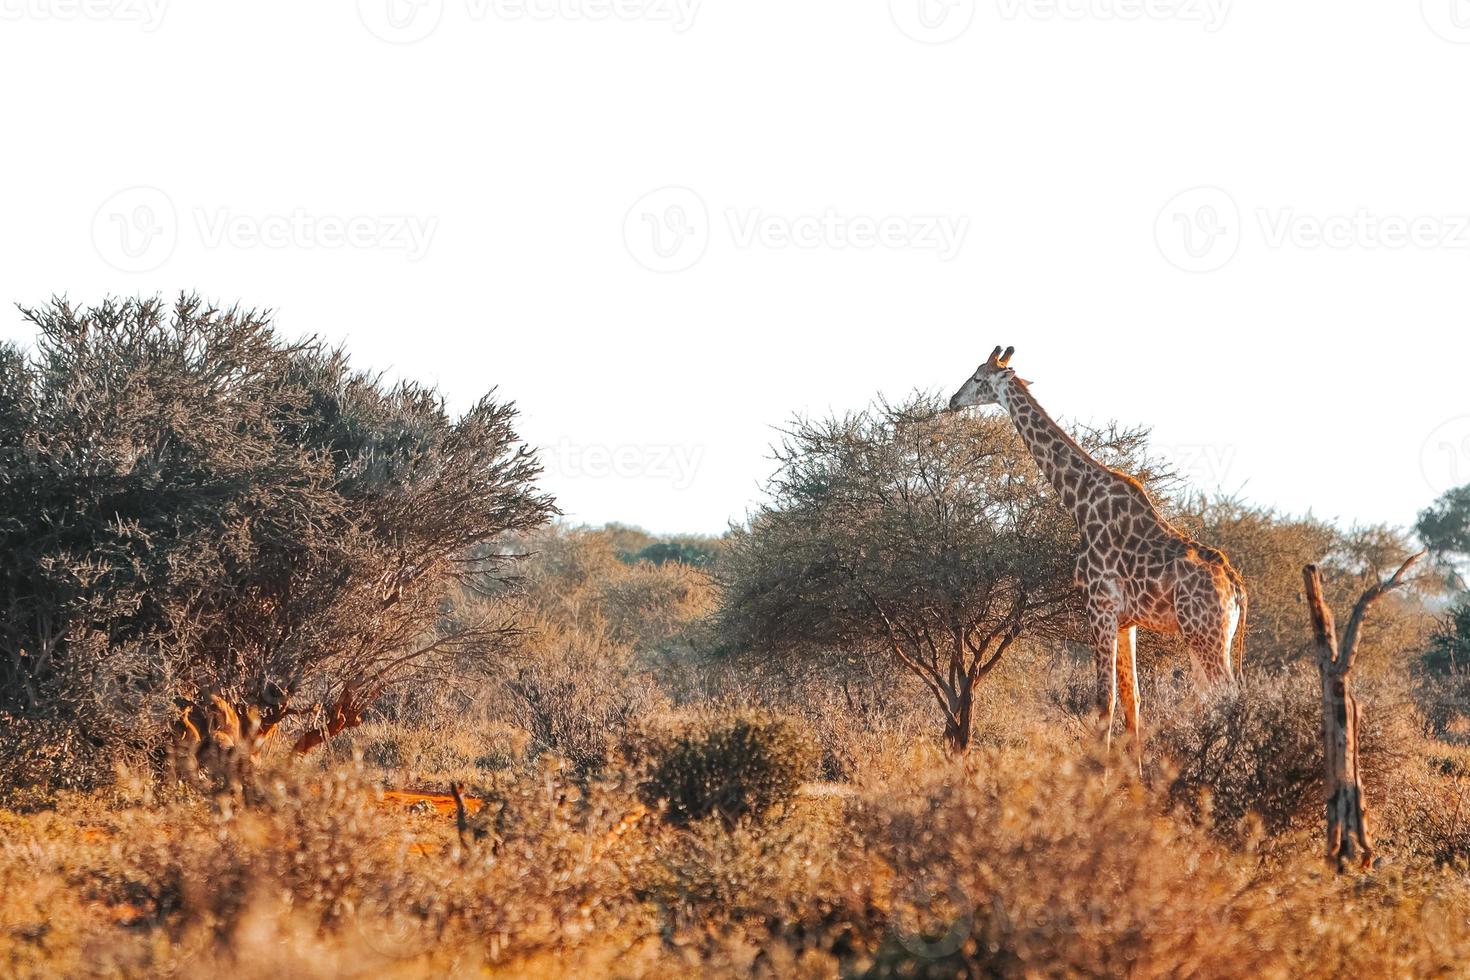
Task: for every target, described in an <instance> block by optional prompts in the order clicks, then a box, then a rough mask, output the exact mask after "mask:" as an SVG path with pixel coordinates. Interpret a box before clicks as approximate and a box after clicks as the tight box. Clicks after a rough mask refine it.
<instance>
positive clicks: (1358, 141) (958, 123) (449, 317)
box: [0, 0, 1470, 533]
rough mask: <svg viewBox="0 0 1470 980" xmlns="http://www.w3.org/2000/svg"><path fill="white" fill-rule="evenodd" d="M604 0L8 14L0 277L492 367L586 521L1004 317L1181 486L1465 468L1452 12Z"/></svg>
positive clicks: (1050, 377)
mask: <svg viewBox="0 0 1470 980" xmlns="http://www.w3.org/2000/svg"><path fill="white" fill-rule="evenodd" d="M589 2H591V3H592V6H586V5H585V4H575V3H572V2H570V0H563V2H558V3H552V2H550V0H547V2H541V0H527V3H523V4H522V3H515V2H512V0H502V2H500V3H493V2H474V0H461V2H459V3H456V2H453V0H419V2H417V3H409V2H406V0H404V2H400V0H381V2H375V0H362V2H359V3H357V4H342V5H337V6H336V7H335V8H328V7H326V6H323V7H321V8H302V7H300V6H297V5H290V4H287V3H284V2H263V3H258V4H253V5H251V6H249V7H248V8H243V7H242V8H234V7H230V8H225V7H213V8H205V7H199V6H191V7H184V6H181V5H173V4H166V3H162V2H160V0H154V2H146V0H105V2H101V3H99V4H98V5H97V6H95V7H88V8H86V11H91V12H85V11H82V12H79V10H80V8H77V7H75V6H69V5H68V4H67V3H65V2H64V0H53V2H49V3H42V2H40V0H16V2H14V3H0V20H3V21H4V23H3V24H0V79H3V80H4V82H5V83H6V85H7V88H8V90H9V91H11V92H25V91H31V92H36V91H39V90H44V91H45V92H46V94H47V98H46V99H44V100H43V99H39V98H34V97H32V98H13V99H11V100H9V101H8V102H7V105H6V106H5V108H4V109H3V110H0V112H3V115H4V121H5V123H6V131H7V132H8V133H10V134H11V139H12V143H11V146H12V149H11V151H10V152H9V153H8V154H7V158H8V159H7V164H8V166H7V171H8V175H9V179H8V180H7V181H6V182H5V184H4V185H3V189H0V201H3V210H0V214H3V215H4V217H5V221H6V230H7V234H6V235H5V236H4V244H3V252H0V299H3V300H5V301H6V302H18V303H22V304H26V305H40V304H42V303H44V302H45V301H46V300H47V298H48V297H49V296H50V295H52V294H53V293H56V294H66V295H67V296H68V297H69V298H70V299H71V300H72V301H73V302H76V303H79V304H90V303H93V302H96V301H98V300H100V299H102V298H103V297H104V296H107V295H116V296H123V295H140V294H141V295H153V294H162V295H163V296H164V297H165V298H169V297H172V296H173V295H174V294H176V293H177V292H179V291H180V290H186V291H197V292H199V293H200V294H201V295H203V296H205V297H207V298H209V299H213V300H217V301H219V302H221V303H225V304H230V303H234V302H236V301H238V302H240V303H241V304H242V305H245V306H255V307H269V308H272V309H274V310H275V311H276V314H275V318H274V320H275V323H276V325H277V327H278V328H279V329H280V330H281V331H282V332H283V333H285V334H286V335H288V336H297V335H302V334H307V333H319V334H321V335H322V336H323V337H324V338H326V339H327V340H328V341H330V342H341V343H344V344H345V345H346V346H347V348H348V350H349V351H350V353H351V355H352V358H353V361H354V363H355V364H356V365H357V366H358V367H360V368H366V369H386V370H387V371H388V372H389V374H390V376H401V377H407V378H413V379H416V380H420V381H424V382H428V383H433V384H437V385H439V386H440V387H441V388H442V389H443V390H444V391H445V393H446V395H447V396H448V397H449V398H450V400H451V404H452V405H453V406H454V407H455V408H463V407H465V406H466V405H467V404H468V403H469V402H470V401H471V400H472V399H473V398H475V397H477V396H478V395H479V394H480V393H482V392H483V391H484V390H486V389H488V388H489V387H491V386H498V388H499V391H500V393H501V394H502V396H503V397H506V398H509V399H513V400H514V401H516V402H517V404H518V405H519V407H520V409H521V412H522V416H521V420H520V424H519V431H520V433H521V435H522V436H523V437H524V438H525V439H526V440H527V441H528V442H530V443H531V444H533V445H536V446H538V447H541V448H542V449H543V450H544V451H545V452H546V454H547V455H546V459H547V463H548V472H547V475H546V478H545V480H544V485H545V487H546V488H547V489H548V490H549V491H551V492H552V493H554V494H555V495H556V496H557V498H558V501H559V503H560V505H561V507H562V508H563V510H564V511H565V512H566V518H567V519H568V520H571V521H574V522H579V523H581V522H585V523H592V524H601V523H606V522H609V521H619V522H624V523H629V524H635V525H640V526H643V527H646V528H648V529H650V530H652V531H655V532H659V533H678V532H698V533H719V532H720V531H723V530H724V528H725V525H726V522H727V521H728V520H732V519H734V520H739V519H740V518H742V517H743V516H744V514H745V513H746V510H747V509H748V508H749V507H750V506H752V505H753V504H754V503H755V502H756V501H757V500H758V499H759V496H760V493H759V486H760V483H761V482H762V481H763V480H764V478H765V477H766V476H767V475H768V474H769V473H770V471H771V468H772V467H771V463H770V461H769V459H768V458H767V456H768V452H767V447H768V446H769V444H770V443H771V442H772V441H773V440H774V439H775V438H777V431H776V430H777V428H778V427H779V426H780V425H781V424H782V423H784V422H785V421H786V420H788V419H789V418H790V417H791V416H792V415H793V414H795V413H798V412H804V413H809V414H825V413H828V412H838V413H840V412H845V411H849V410H855V409H859V408H861V407H864V406H865V405H867V404H868V403H869V402H871V400H872V399H873V397H874V396H875V395H877V394H878V393H880V392H881V393H883V394H886V395H888V396H889V397H902V396H903V395H905V394H906V393H907V392H910V391H912V390H914V389H922V390H934V391H937V392H939V393H940V394H942V395H944V396H946V397H947V396H948V395H949V394H950V393H951V392H952V391H953V390H954V389H955V388H957V387H958V386H959V385H960V383H961V382H962V381H963V380H964V378H965V376H966V374H967V373H968V372H970V371H972V370H973V369H974V368H975V366H976V365H977V364H978V363H979V362H980V361H981V360H982V359H983V358H984V357H985V355H986V354H987V353H988V352H989V351H990V349H991V348H992V347H993V346H995V345H996V344H1013V345H1015V346H1016V348H1017V353H1016V355H1015V360H1014V362H1013V364H1014V366H1015V367H1016V368H1017V370H1018V372H1019V373H1020V374H1021V376H1022V377H1025V378H1028V379H1030V380H1031V381H1033V382H1034V391H1035V394H1036V396H1037V398H1038V399H1039V400H1040V401H1041V403H1042V404H1043V405H1044V406H1045V407H1046V408H1047V409H1048V410H1049V411H1050V412H1051V413H1052V414H1053V415H1054V416H1056V417H1057V418H1059V419H1060V420H1061V421H1062V422H1063V423H1064V424H1067V425H1073V424H1076V423H1078V422H1082V423H1091V424H1097V423H1102V422H1106V421H1107V420H1109V419H1116V420H1117V421H1118V422H1120V423H1122V424H1127V425H1133V424H1139V425H1146V426H1149V427H1151V428H1152V430H1153V442H1154V446H1155V448H1156V450H1157V451H1159V452H1160V453H1161V454H1162V455H1163V456H1165V457H1166V458H1169V459H1171V460H1172V461H1173V463H1174V465H1175V466H1176V467H1177V468H1179V469H1180V470H1181V471H1183V472H1184V473H1185V474H1186V475H1188V476H1191V477H1192V478H1193V482H1194V484H1195V485H1196V486H1197V487H1198V488H1199V489H1203V490H1207V491H1220V492H1225V493H1238V494H1240V495H1241V496H1242V497H1244V498H1245V499H1247V500H1249V501H1251V502H1253V503H1257V504H1262V505H1269V506H1275V507H1277V508H1279V509H1282V510H1285V511H1289V512H1293V513H1304V512H1306V511H1308V510H1310V511H1312V512H1313V513H1315V514H1316V515H1317V516H1319V517H1322V518H1325V519H1330V520H1335V521H1339V522H1341V523H1344V524H1348V523H1377V522H1387V523H1391V524H1397V525H1407V524H1409V523H1411V522H1412V520H1413V518H1414V516H1415V514H1416V513H1417V512H1418V511H1419V510H1420V509H1422V508H1423V507H1424V506H1425V505H1427V504H1428V503H1429V502H1430V501H1431V500H1432V499H1433V498H1434V497H1436V496H1438V495H1439V494H1440V493H1443V492H1444V491H1445V490H1447V489H1449V488H1450V487H1451V486H1453V485H1457V484H1461V483H1465V482H1470V398H1467V397H1466V390H1467V386H1466V381H1465V372H1466V369H1467V365H1470V322H1467V321H1470V314H1467V305H1466V285H1467V284H1470V193H1467V190H1466V184H1465V181H1464V163H1465V160H1466V159H1470V130H1467V129H1466V127H1464V126H1450V125H1447V124H1446V123H1445V120H1446V119H1448V118H1456V109H1457V108H1458V103H1459V101H1460V100H1459V96H1460V94H1461V93H1463V92H1464V91H1466V90H1467V89H1470V84H1467V83H1470V27H1465V28H1463V29H1462V28H1461V27H1459V26H1458V25H1459V23H1460V22H1459V21H1457V20H1454V19H1452V17H1451V14H1452V12H1453V7H1452V5H1451V0H1445V2H1444V3H1442V4H1441V3H1438V2H1437V0H1424V2H1423V3H1422V4H1403V5H1400V7H1401V8H1402V9H1390V8H1388V7H1387V6H1385V7H1383V8H1381V9H1379V8H1373V9H1363V10H1354V11H1352V13H1351V16H1348V15H1345V14H1344V12H1343V11H1342V9H1341V8H1340V7H1330V6H1328V5H1326V4H1316V5H1303V6H1302V7H1300V8H1292V9H1277V8H1274V7H1273V8H1258V7H1253V6H1251V7H1248V6H1245V5H1239V4H1230V3H1227V2H1225V0H1215V2H1206V0H1157V2H1156V3H1152V4H1150V5H1148V6H1147V7H1146V8H1145V5H1143V4H1141V3H1140V4H1138V5H1137V10H1138V11H1139V12H1138V14H1137V16H1125V11H1128V10H1133V9H1134V6H1133V5H1132V4H1131V3H1130V2H1129V0H1112V2H1103V0H1095V2H1088V0H1070V2H1063V3H1061V5H1060V7H1058V6H1056V5H1055V4H1048V3H1045V2H1042V0H1030V2H1022V0H995V2H993V3H989V4H987V3H975V2H973V0H957V2H956V3H954V4H952V5H950V6H948V7H944V6H940V5H938V4H934V5H932V6H931V5H929V4H928V0H891V2H879V0H871V2H869V3H865V4H860V5H851V6H844V5H838V4H836V3H828V4H820V5H803V6H801V7H793V6H792V5H790V4H780V3H776V2H773V0H750V2H746V3H743V4H739V5H734V4H730V3H715V2H713V0H710V2H706V3H698V2H696V0H678V2H676V0H627V2H626V3H622V4H619V5H617V6H615V7H614V6H612V5H608V6H607V7H605V8H604V7H599V6H597V4H596V0H589ZM390 4H391V5H392V6H390ZM598 10H607V11H613V12H612V13H609V14H608V16H606V17H604V18H602V19H596V18H594V17H593V16H592V14H593V13H594V12H595V11H598ZM67 11H71V15H70V16H68V15H67V13H66V12H67ZM527 11H531V12H536V13H538V14H542V13H544V14H547V16H544V17H542V16H531V14H530V13H528V12H527ZM97 12H100V14H99V13H97ZM617 12H623V13H628V14H630V15H631V14H637V16H627V17H625V16H623V15H622V14H621V13H617ZM389 13H392V14H394V15H395V16H396V17H397V19H389V18H388V14H389ZM920 14H924V15H926V16H927V19H924V18H921V17H920ZM103 15H105V16H103ZM1467 23H1470V22H1467ZM926 25H927V26H926ZM930 42H938V43H930ZM245 50H250V51H254V52H255V56H254V57H253V58H249V59H243V58H232V59H231V58H222V57H221V55H220V52H221V51H235V52H238V51H245ZM1370 54H1371V57H1370ZM589 78H595V79H598V80H599V84H596V85H591V84H588V83H587V82H586V80H587V79H589ZM1078 78H1087V79H1090V84H1088V85H1086V86H1079V85H1078V84H1077V83H1076V79H1078ZM1329 95H1330V97H1328V96H1329ZM0 322H3V330H0V337H3V338H4V339H8V340H12V341H16V342H20V343H23V344H29V343H30V341H31V339H32V335H31V332H30V330H29V329H28V328H27V326H26V325H25V324H24V323H23V322H22V321H21V319H20V316H19V315H18V314H16V313H13V312H12V313H11V315H9V316H8V317H4V318H0Z"/></svg>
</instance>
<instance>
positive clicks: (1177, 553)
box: [950, 347, 1246, 739]
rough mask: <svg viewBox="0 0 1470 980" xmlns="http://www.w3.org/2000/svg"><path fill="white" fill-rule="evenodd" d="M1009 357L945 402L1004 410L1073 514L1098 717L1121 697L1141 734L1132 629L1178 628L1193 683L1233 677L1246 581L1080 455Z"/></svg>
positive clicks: (1128, 719) (1132, 487)
mask: <svg viewBox="0 0 1470 980" xmlns="http://www.w3.org/2000/svg"><path fill="white" fill-rule="evenodd" d="M1009 359H1010V351H1007V352H1006V353H1005V356H1004V357H1002V356H1001V350H1000V348H999V347H997V348H996V349H995V352H994V353H992V354H991V355H990V359H989V360H988V361H986V362H985V364H983V365H981V367H980V369H979V370H978V371H977V372H976V373H975V375H974V376H973V377H971V378H970V379H969V380H968V381H967V382H965V386H964V387H963V388H961V389H960V390H959V391H958V392H957V393H956V394H955V396H954V398H952V399H951V400H950V406H951V407H952V408H960V407H963V406H965V405H981V404H998V405H1000V406H1001V407H1003V408H1004V409H1005V410H1006V411H1007V413H1009V414H1010V416H1011V419H1012V421H1014V422H1015V425H1016V430H1017V431H1018V432H1019V433H1020V436H1021V440H1022V441H1023V442H1024V443H1025V444H1026V448H1027V449H1028V450H1029V451H1030V453H1031V456H1032V458H1034V459H1035V460H1036V464H1037V466H1039V467H1040V468H1041V471H1042V473H1043V474H1045V476H1046V478H1047V480H1048V481H1049V482H1050V483H1051V485H1052V487H1053V488H1055V490H1056V492H1057V495H1058V497H1059V498H1060V500H1061V503H1062V505H1063V506H1064V507H1065V508H1067V510H1068V511H1070V512H1071V514H1072V516H1073V518H1074V519H1075V520H1076V522H1077V528H1078V530H1079V531H1080V532H1081V535H1082V553H1081V554H1080V555H1079V556H1078V558H1077V584H1078V585H1079V586H1081V588H1082V589H1083V592H1084V594H1085V596H1086V612H1087V622H1088V627H1089V630H1090V634H1091V640H1092V647H1093V652H1094V655H1095V658H1096V667H1097V681H1098V688H1097V696H1098V708H1099V712H1100V715H1101V720H1102V721H1103V723H1104V724H1105V725H1106V726H1107V729H1108V730H1109V731H1111V727H1112V719H1113V711H1114V705H1115V704H1116V701H1117V699H1118V697H1119V695H1121V697H1122V701H1123V719H1124V723H1125V724H1126V725H1127V728H1128V730H1129V731H1130V732H1131V733H1133V734H1134V736H1135V738H1140V739H1141V728H1140V725H1139V717H1138V674H1137V667H1136V662H1135V656H1134V645H1135V644H1134V638H1135V635H1136V630H1137V628H1138V627H1140V626H1142V627H1143V628H1144V629H1147V630H1152V631H1154V632H1157V633H1177V634H1179V635H1181V636H1182V637H1183V639H1184V641H1185V643H1186V644H1187V645H1188V647H1189V651H1190V654H1191V657H1192V658H1193V660H1194V664H1195V668H1196V676H1197V678H1199V679H1200V681H1201V682H1202V686H1208V685H1211V684H1214V683H1216V682H1219V681H1221V680H1226V679H1229V678H1232V677H1233V676H1234V675H1235V671H1236V670H1237V669H1238V668H1239V664H1240V651H1241V650H1242V648H1243V639H1244V632H1245V615H1246V593H1245V585H1244V583H1243V582H1242V580H1241V578H1240V575H1239V573H1237V572H1236V571H1235V569H1234V568H1232V567H1231V565H1230V562H1229V561H1228V560H1227V559H1226V557H1225V556H1224V555H1223V554H1222V553H1221V552H1219V551H1216V550H1215V549H1214V548H1209V547H1206V546H1205V545H1202V544H1199V543H1198V542H1196V541H1194V540H1192V539H1191V538H1190V537H1189V536H1188V535H1186V534H1184V533H1183V532H1181V531H1180V530H1178V529H1177V528H1175V527H1174V526H1173V525H1172V524H1170V523H1169V521H1168V520H1167V519H1166V518H1165V517H1164V516H1163V515H1162V514H1160V513H1159V511H1158V508H1156V507H1155V506H1154V504H1153V501H1152V500H1150V499H1149V496H1148V493H1147V492H1145V491H1144V489H1143V487H1142V485H1140V484H1139V482H1138V481H1137V480H1135V479H1133V478H1132V477H1130V476H1128V475H1126V474H1124V473H1119V472H1118V471H1116V470H1113V469H1110V468H1108V467H1106V466H1104V465H1103V464H1101V463H1099V462H1098V461H1097V460H1095V459H1093V458H1092V457H1091V456H1089V455H1088V454H1087V452H1086V451H1085V450H1084V449H1083V448H1082V447H1081V446H1079V445H1078V444H1077V442H1076V441H1075V440H1074V439H1072V437H1071V436H1069V435H1068V434H1067V433H1066V431H1065V430H1063V429H1062V427H1061V426H1059V425H1058V424H1057V423H1056V422H1055V421H1054V420H1053V419H1052V417H1051V416H1050V415H1048V414H1047V413H1046V411H1045V409H1043V408H1042V407H1041V405H1040V404H1038V403H1037V401H1036V399H1035V397H1034V396H1032V394H1031V391H1030V388H1029V387H1028V386H1027V384H1026V382H1025V381H1022V380H1021V379H1020V378H1017V377H1016V375H1015V372H1014V371H1012V370H1011V369H1010V368H1009V367H1007V362H1008V361H1009Z"/></svg>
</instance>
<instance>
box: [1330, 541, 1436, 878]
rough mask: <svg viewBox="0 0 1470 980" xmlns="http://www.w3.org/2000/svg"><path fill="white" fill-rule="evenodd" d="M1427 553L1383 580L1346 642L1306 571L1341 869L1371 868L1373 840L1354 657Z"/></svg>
mask: <svg viewBox="0 0 1470 980" xmlns="http://www.w3.org/2000/svg"><path fill="white" fill-rule="evenodd" d="M1420 557H1422V554H1421V555H1415V556H1414V557H1412V558H1410V559H1409V560H1408V561H1406V562H1404V564H1403V565H1402V566H1401V567H1400V568H1399V570H1398V571H1397V572H1396V573H1394V575H1393V577H1392V578H1390V579H1388V580H1387V581H1384V582H1379V583H1378V584H1377V585H1374V586H1373V587H1372V588H1370V589H1369V590H1368V591H1367V592H1365V593H1363V596H1362V598H1360V599H1359V600H1358V602H1357V605H1356V606H1354V607H1353V615H1352V619H1351V620H1349V621H1348V628H1347V632H1346V634H1345V635H1344V638H1343V642H1342V644H1341V646H1339V644H1338V640H1337V624H1336V622H1335V621H1334V619H1333V616H1332V610H1331V609H1330V608H1329V607H1328V605H1327V600H1326V599H1325V598H1324V597H1323V595H1322V576H1321V574H1320V573H1319V572H1318V570H1317V566H1316V565H1308V566H1307V567H1306V568H1305V569H1303V570H1302V577H1303V579H1304V580H1305V582H1306V587H1307V606H1308V609H1309V611H1310V612H1311V616H1312V633H1313V637H1314V639H1315V640H1316V646H1317V672H1318V675H1319V677H1320V678H1321V681H1322V758H1323V765H1324V775H1325V777H1326V783H1325V786H1324V789H1325V795H1326V804H1327V806H1326V809H1327V862H1328V864H1329V865H1331V866H1332V867H1333V868H1335V869H1336V870H1337V871H1339V872H1341V871H1342V870H1343V869H1344V868H1346V867H1347V866H1348V865H1349V864H1352V863H1357V864H1359V865H1360V866H1361V867H1364V868H1366V867H1369V866H1370V865H1371V864H1372V862H1373V842H1372V838H1371V837H1370V836H1369V834H1368V818H1367V802H1366V800H1365V799H1364V795H1363V780H1362V774H1361V772H1360V770H1359V766H1358V728H1359V722H1360V721H1361V719H1362V713H1361V711H1360V710H1359V708H1358V701H1357V699H1356V698H1355V697H1353V691H1352V669H1353V658H1354V657H1355V656H1356V654H1357V652H1358V650H1357V647H1358V637H1359V636H1360V635H1361V629H1362V625H1363V621H1364V619H1365V618H1366V617H1367V614H1368V609H1369V607H1370V606H1372V605H1373V603H1374V602H1376V601H1378V599H1379V598H1381V597H1382V596H1383V595H1384V594H1386V593H1387V592H1389V591H1391V590H1393V589H1396V588H1398V587H1399V586H1400V585H1402V584H1403V575H1404V573H1405V572H1406V571H1408V570H1409V568H1410V566H1412V565H1413V564H1414V563H1415V562H1416V561H1418V560H1419V558H1420Z"/></svg>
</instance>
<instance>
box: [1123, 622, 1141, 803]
mask: <svg viewBox="0 0 1470 980" xmlns="http://www.w3.org/2000/svg"><path fill="white" fill-rule="evenodd" d="M1137 649H1138V627H1136V626H1130V627H1128V628H1127V629H1121V630H1119V631H1118V636H1117V650H1118V654H1117V675H1118V697H1119V699H1120V700H1121V701H1122V703H1123V727H1124V728H1126V729H1127V730H1128V734H1129V735H1130V736H1132V739H1133V749H1134V751H1135V752H1136V753H1137V755H1138V772H1139V774H1140V775H1142V773H1143V725H1142V722H1141V721H1140V718H1139V711H1138V660H1137Z"/></svg>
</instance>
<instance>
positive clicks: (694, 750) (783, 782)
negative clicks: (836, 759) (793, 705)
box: [635, 711, 821, 826]
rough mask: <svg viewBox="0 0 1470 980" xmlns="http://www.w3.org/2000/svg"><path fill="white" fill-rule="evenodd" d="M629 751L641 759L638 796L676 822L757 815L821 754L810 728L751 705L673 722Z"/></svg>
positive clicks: (809, 771)
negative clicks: (642, 772) (644, 771)
mask: <svg viewBox="0 0 1470 980" xmlns="http://www.w3.org/2000/svg"><path fill="white" fill-rule="evenodd" d="M635 751H637V752H639V753H641V754H642V755H643V756H644V758H645V759H646V766H647V775H646V777H645V778H644V780H643V783H642V785H641V786H640V791H641V793H642V795H643V797H644V799H645V800H647V801H648V802H649V803H650V804H652V805H662V806H664V808H665V815H666V817H667V818H668V819H669V820H670V822H672V823H674V824H676V825H679V826H684V825H687V824H689V823H691V822H693V821H696V820H702V819H704V818H705V817H708V816H712V815H717V816H719V817H721V818H723V820H724V821H725V822H726V823H727V824H731V825H733V824H735V823H736V822H738V821H739V820H740V818H742V817H746V816H753V817H757V818H758V817H762V816H764V815H765V814H766V813H767V812H769V811H771V810H773V809H775V808H776V807H779V806H783V805H785V804H788V803H790V802H791V800H792V799H794V798H795V796H796V791H797V790H798V789H800V788H801V785H802V784H803V783H805V782H806V781H808V780H810V779H812V778H814V777H815V776H816V775H817V773H818V764H819V763H820V761H821V756H820V752H819V750H818V748H817V744H816V741H815V740H814V739H813V738H812V737H811V733H810V732H809V731H807V730H806V729H805V728H803V727H802V726H800V725H798V724H797V723H795V722H794V721H792V720H791V719H788V718H781V717H777V716H774V715H769V714H765V713H763V712H756V711H743V712H738V713H733V714H720V715H713V716H706V717H696V718H693V719H688V720H684V721H682V722H678V723H674V724H671V725H668V726H666V727H665V728H664V730H662V731H657V732H655V733H654V734H652V735H651V736H650V737H649V741H648V743H647V744H645V745H642V746H639V747H638V748H637V749H636V750H635Z"/></svg>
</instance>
